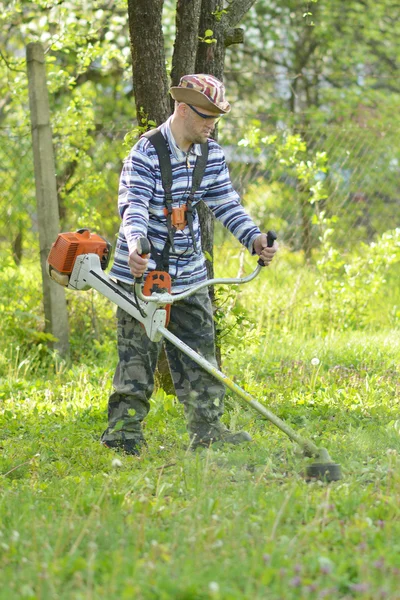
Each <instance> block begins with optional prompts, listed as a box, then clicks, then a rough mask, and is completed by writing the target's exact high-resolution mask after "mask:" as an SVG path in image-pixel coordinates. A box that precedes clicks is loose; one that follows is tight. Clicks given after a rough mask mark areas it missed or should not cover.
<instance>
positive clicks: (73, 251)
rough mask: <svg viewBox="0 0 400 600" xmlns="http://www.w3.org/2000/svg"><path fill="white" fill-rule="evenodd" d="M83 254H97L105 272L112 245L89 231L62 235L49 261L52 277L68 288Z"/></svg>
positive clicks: (52, 250)
mask: <svg viewBox="0 0 400 600" xmlns="http://www.w3.org/2000/svg"><path fill="white" fill-rule="evenodd" d="M82 254H97V256H98V257H99V259H100V264H101V268H102V269H103V271H104V270H105V269H106V268H107V265H108V262H109V260H110V256H111V244H110V243H109V242H107V241H106V240H105V239H104V238H102V237H101V236H100V235H97V234H96V233H91V232H90V231H89V229H79V230H78V231H76V232H75V233H60V234H59V235H58V237H57V239H56V241H55V242H54V244H53V245H52V247H51V250H50V253H49V256H48V259H47V264H48V271H49V275H50V277H51V278H52V279H54V281H56V282H57V283H59V284H60V285H63V286H68V283H69V278H70V275H71V273H72V270H73V268H74V265H75V260H76V257H77V256H80V255H82Z"/></svg>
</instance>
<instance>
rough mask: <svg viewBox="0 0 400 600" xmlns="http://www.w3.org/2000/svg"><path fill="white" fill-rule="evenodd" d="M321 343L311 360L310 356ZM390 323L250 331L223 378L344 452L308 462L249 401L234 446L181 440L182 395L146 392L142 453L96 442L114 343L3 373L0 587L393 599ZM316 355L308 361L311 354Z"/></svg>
mask: <svg viewBox="0 0 400 600" xmlns="http://www.w3.org/2000/svg"><path fill="white" fill-rule="evenodd" d="M315 357H318V359H319V361H320V363H319V365H316V366H315V365H312V364H311V359H312V358H315ZM399 358H400V343H399V337H398V332H396V331H394V330H393V331H381V332H380V333H375V334H372V333H360V332H354V333H352V332H346V333H337V334H333V333H331V334H330V336H328V337H319V338H303V339H300V338H299V336H298V335H296V336H292V337H291V336H290V335H289V334H286V335H285V336H284V338H283V337H282V336H281V335H278V334H276V335H275V337H274V338H271V337H269V344H268V345H267V344H266V343H265V340H263V339H262V338H261V337H258V338H257V342H256V341H254V343H253V344H252V345H250V346H249V347H248V348H247V352H246V353H243V351H242V349H241V348H240V344H239V345H238V348H237V349H236V350H234V349H231V351H230V353H229V357H228V358H226V361H225V369H226V370H227V372H228V373H229V374H230V375H233V374H234V375H235V379H236V381H237V382H238V383H239V384H241V385H243V386H244V387H245V388H246V389H247V390H249V391H250V392H251V393H254V394H255V395H256V397H257V398H258V399H259V400H260V401H261V402H265V403H266V404H267V405H268V406H269V407H270V408H272V410H274V411H275V412H276V413H277V414H278V415H279V416H281V417H282V418H284V419H287V420H288V422H289V423H290V424H291V425H292V426H293V427H294V428H296V429H297V430H299V431H300V432H301V433H302V434H303V435H307V436H309V437H311V438H312V439H313V441H314V442H315V443H317V444H321V445H325V446H326V447H327V448H328V449H329V452H330V453H331V455H332V458H333V459H334V460H335V461H337V462H339V463H340V464H341V466H342V471H343V479H342V481H340V482H336V483H331V484H329V485H327V484H324V483H322V482H315V483H307V482H306V481H305V480H304V479H303V477H302V472H303V469H304V467H305V465H306V464H307V461H308V460H309V459H304V458H303V457H302V456H301V455H300V454H298V453H297V452H296V449H295V448H294V447H293V445H292V444H291V442H290V441H289V440H288V439H287V438H286V437H285V436H284V435H283V434H281V433H280V432H279V431H278V430H277V429H275V428H274V427H273V426H272V425H271V424H270V423H268V422H266V421H264V420H263V419H262V418H261V417H260V416H259V415H258V414H257V413H254V412H253V411H251V410H250V409H249V408H248V407H247V406H242V405H241V404H240V402H237V401H236V400H235V399H234V398H233V397H232V396H230V395H229V396H228V398H227V402H226V404H227V407H226V413H225V417H224V418H225V421H226V423H227V424H228V425H230V426H231V427H233V428H245V429H246V430H248V431H249V432H250V433H251V434H252V435H253V438H254V441H253V443H251V444H249V445H247V446H241V447H235V448H229V447H215V448H212V449H210V450H198V451H196V453H193V452H191V451H190V450H187V444H188V437H187V434H186V432H185V426H184V421H183V414H182V410H181V407H180V406H179V405H178V404H177V402H176V400H175V399H174V397H173V396H168V395H166V394H165V393H163V392H162V391H159V392H158V393H156V394H155V396H154V399H153V403H152V411H151V413H150V415H149V417H148V419H147V422H146V429H145V433H146V437H147V440H148V448H147V449H146V450H145V451H144V452H143V455H142V457H141V458H140V459H137V458H134V457H127V456H124V455H118V454H115V453H113V452H112V451H110V450H107V449H106V448H104V447H102V446H101V445H100V443H99V435H100V433H101V431H102V429H103V428H104V427H105V424H106V403H107V394H108V392H109V390H110V381H111V376H112V371H113V366H114V364H115V353H113V352H112V351H111V352H110V354H109V356H108V357H105V356H101V358H98V359H97V361H94V360H91V361H90V362H89V363H88V364H83V363H82V362H81V364H75V365H73V366H70V367H66V366H64V365H62V364H59V365H58V367H57V366H56V367H55V368H54V367H53V368H52V369H51V368H50V367H49V371H48V375H47V377H44V376H43V372H41V371H39V370H38V369H37V368H36V367H35V365H36V363H35V362H34V361H33V362H32V364H30V362H29V359H25V363H24V364H22V365H20V366H19V365H18V364H17V362H18V361H15V362H14V363H13V362H12V361H10V363H9V368H8V371H5V372H4V377H3V379H2V380H1V392H0V393H1V397H2V414H1V431H2V440H3V441H2V455H1V467H0V470H1V473H2V476H1V479H0V486H1V505H0V519H1V528H0V552H1V565H2V569H1V574H0V598H4V599H6V598H7V599H10V598H37V599H42V598H43V599H47V598H48V599H51V600H53V599H64V598H65V599H70V598H74V599H80V598H82V599H87V598H92V599H95V598H112V599H114V598H115V599H117V598H118V599H119V598H124V599H131V598H134V599H135V600H136V599H137V600H141V599H164V598H165V599H174V600H195V599H224V600H225V599H226V600H228V599H229V600H230V599H235V600H236V599H243V598H246V599H260V600H261V599H266V598H271V599H272V598H274V599H275V598H277V599H278V598H281V599H283V600H289V599H291V598H310V599H314V598H315V599H317V598H329V599H335V600H336V599H339V598H353V597H354V598H371V599H374V600H375V599H378V598H390V599H391V600H393V599H395V598H400V563H399V556H400V512H399V500H400V470H399V467H400V458H399V455H400V436H399V424H400V421H399V415H398V397H399V388H400V383H399V376H398V373H399V371H398V366H399V362H400V360H399ZM314 362H315V361H314Z"/></svg>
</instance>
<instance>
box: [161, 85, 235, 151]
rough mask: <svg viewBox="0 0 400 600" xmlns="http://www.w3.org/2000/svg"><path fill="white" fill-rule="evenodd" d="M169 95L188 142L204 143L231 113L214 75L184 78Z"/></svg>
mask: <svg viewBox="0 0 400 600" xmlns="http://www.w3.org/2000/svg"><path fill="white" fill-rule="evenodd" d="M170 93H171V96H172V97H173V98H174V100H175V115H174V116H176V118H177V119H178V122H179V125H180V127H181V129H182V131H181V133H182V134H183V135H184V138H185V142H186V141H187V142H190V143H193V144H202V143H204V142H205V141H206V140H207V138H209V137H210V135H211V134H212V132H213V130H214V127H215V124H216V122H217V121H218V119H219V118H220V117H221V116H222V115H224V114H227V113H228V112H229V111H230V110H231V107H230V105H229V102H227V100H226V99H225V87H224V84H223V83H222V82H221V81H219V79H217V78H216V77H213V76H212V75H205V74H196V75H184V76H183V77H182V78H181V80H180V82H179V85H178V86H173V87H171V89H170Z"/></svg>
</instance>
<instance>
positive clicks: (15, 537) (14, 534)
mask: <svg viewBox="0 0 400 600" xmlns="http://www.w3.org/2000/svg"><path fill="white" fill-rule="evenodd" d="M11 539H12V541H13V542H18V540H19V531H16V530H15V529H14V531H13V532H12V533H11Z"/></svg>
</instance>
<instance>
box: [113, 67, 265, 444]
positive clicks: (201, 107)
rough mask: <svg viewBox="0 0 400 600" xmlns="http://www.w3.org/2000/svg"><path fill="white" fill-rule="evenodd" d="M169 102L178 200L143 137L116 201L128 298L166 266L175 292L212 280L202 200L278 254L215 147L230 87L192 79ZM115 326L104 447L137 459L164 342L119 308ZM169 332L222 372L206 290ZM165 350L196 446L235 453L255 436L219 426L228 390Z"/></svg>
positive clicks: (166, 128)
mask: <svg viewBox="0 0 400 600" xmlns="http://www.w3.org/2000/svg"><path fill="white" fill-rule="evenodd" d="M170 93H171V95H172V97H173V98H174V100H175V111H174V113H173V115H172V116H171V117H170V118H169V119H168V121H166V122H165V123H164V124H162V125H161V126H160V128H159V130H160V131H161V134H162V136H163V137H162V140H161V141H162V143H163V144H164V146H165V147H166V149H167V150H166V153H167V155H168V157H167V158H168V163H169V162H170V165H171V167H172V189H171V194H170V195H168V193H166V191H165V189H164V187H165V182H164V187H163V177H162V169H161V164H160V159H159V155H158V152H157V150H156V148H155V146H154V145H153V143H152V141H151V139H149V137H142V138H141V139H140V140H139V141H138V142H137V144H136V145H135V146H134V147H133V149H132V151H131V153H130V154H129V157H128V158H127V160H126V161H125V163H124V167H123V170H122V174H121V179H120V188H119V199H118V206H119V212H120V216H121V227H120V231H119V237H118V242H117V246H116V252H115V257H114V264H113V267H112V269H111V273H110V275H111V276H114V277H115V278H116V279H117V280H118V281H119V282H121V283H122V285H124V286H125V287H126V289H132V288H131V286H132V284H133V278H134V277H140V276H141V275H143V274H147V273H148V272H151V271H154V270H155V269H156V265H157V269H158V268H159V265H160V262H161V263H162V264H164V267H165V265H166V264H167V265H168V266H167V268H168V270H169V274H170V276H171V279H172V293H179V292H182V291H183V290H186V289H188V288H190V287H191V286H193V285H194V284H197V283H200V282H202V281H204V280H205V279H206V266H205V259H204V256H203V254H202V253H201V238H200V227H199V219H198V216H197V214H196V211H195V210H193V211H192V209H191V207H192V204H193V207H195V206H196V204H197V203H198V202H199V201H200V200H203V201H204V202H205V203H206V204H207V205H208V206H209V208H210V209H211V210H212V212H213V213H214V215H215V217H216V218H217V219H218V220H220V221H221V222H222V223H223V224H224V226H225V227H227V228H228V229H229V230H230V231H231V233H233V235H235V237H236V238H237V239H238V240H239V241H240V242H241V243H242V244H243V245H245V246H246V247H247V248H248V250H249V251H250V252H251V253H252V254H258V255H259V256H260V258H261V259H262V260H263V261H264V264H269V263H270V262H271V260H272V258H273V255H274V253H275V252H276V247H272V248H268V247H267V238H266V235H265V234H261V232H260V230H259V229H258V227H257V226H256V225H255V224H254V223H253V221H252V220H251V218H250V217H249V216H248V215H247V213H246V212H245V211H244V209H243V207H242V206H241V204H240V202H239V197H238V194H237V193H236V192H235V190H234V189H233V187H232V184H231V181H230V178H229V172H228V169H227V166H226V163H225V158H224V154H223V151H222V149H221V148H220V146H219V145H218V144H217V143H216V142H215V141H214V140H212V139H209V138H210V135H211V134H212V132H213V130H214V127H215V124H216V122H217V121H218V119H219V118H220V117H221V116H222V115H224V114H227V113H228V112H229V111H230V108H231V107H230V105H229V103H228V102H227V101H226V99H225V88H224V85H223V84H222V83H221V82H220V81H219V80H218V79H216V78H215V77H213V76H211V75H204V74H197V75H185V76H184V77H182V78H181V80H180V82H179V85H178V86H175V87H172V88H171V90H170ZM158 135H159V134H158ZM203 153H204V154H203ZM201 158H203V163H204V172H203V174H202V178H201V184H200V185H199V186H198V187H197V190H195V189H194V187H195V186H194V184H193V180H196V179H198V176H195V177H193V173H194V172H195V170H196V169H197V167H195V164H196V160H197V159H199V160H201ZM167 197H169V202H170V204H169V208H168V202H167ZM179 207H180V208H181V211H180V213H179V214H180V215H181V216H182V214H184V215H186V217H185V220H184V222H183V223H181V224H178V223H177V222H176V221H174V217H175V216H176V214H178V211H177V209H178V208H179ZM193 207H192V208H193ZM182 211H183V212H182ZM171 219H172V220H171ZM141 237H147V238H148V240H149V241H150V243H151V247H152V253H151V257H149V256H146V257H143V256H140V255H139V254H138V252H137V249H136V248H137V240H138V239H139V238H141ZM117 317H118V352H119V363H118V365H117V369H116V372H115V375H114V381H113V385H114V391H113V393H112V394H111V396H110V399H109V407H108V417H109V424H108V428H107V429H106V431H105V432H104V433H103V435H102V442H103V443H104V444H105V445H106V446H108V447H110V448H121V449H122V450H124V451H125V452H126V453H129V454H139V452H140V447H141V446H142V445H143V444H144V443H145V440H144V437H143V432H142V429H141V423H142V421H143V419H144V418H145V417H146V415H147V413H148V411H149V407H150V405H149V399H150V397H151V394H152V392H153V388H154V370H155V367H156V364H157V358H158V354H159V351H160V349H161V342H160V343H155V342H151V341H150V340H149V338H148V337H147V336H146V333H145V331H144V328H143V327H142V326H141V325H140V323H138V322H137V321H135V320H134V319H133V318H132V317H131V316H130V315H128V314H127V313H126V312H124V311H123V310H122V309H120V308H119V309H118V312H117ZM168 327H169V329H170V330H171V332H172V333H174V334H175V335H176V336H178V337H179V338H180V339H181V340H182V341H183V342H185V343H186V344H187V345H188V346H190V347H191V348H193V350H195V351H196V352H198V353H200V354H201V355H202V356H203V357H205V358H206V359H207V360H208V361H209V362H211V363H212V364H213V365H217V363H216V360H215V343H214V325H213V318H212V310H211V303H210V300H209V297H208V291H207V288H203V289H202V290H200V291H198V292H196V293H195V294H194V295H191V296H189V297H188V298H186V299H185V300H182V301H179V302H177V303H176V304H173V305H172V306H171V318H170V323H169V326H168ZM165 346H166V353H167V357H168V362H169V366H170V370H171V375H172V379H173V382H174V386H175V390H176V394H177V397H178V399H179V401H180V402H181V403H182V404H183V406H184V411H185V417H186V421H187V428H188V431H189V435H190V438H191V445H192V447H193V448H195V447H197V446H199V445H201V446H208V445H209V444H211V443H212V442H214V441H222V442H227V443H233V444H237V443H241V442H245V441H250V440H251V437H250V436H249V434H248V433H246V432H237V433H233V432H231V431H229V429H227V428H226V427H225V426H224V425H223V424H222V423H221V421H220V417H221V415H222V413H223V397H224V386H223V385H222V384H221V383H219V382H218V381H217V380H216V379H215V378H213V377H212V376H211V375H209V374H208V373H206V372H205V371H204V370H202V369H201V368H200V367H199V366H198V365H196V364H195V363H194V362H193V361H192V360H191V359H189V358H188V357H187V356H186V355H184V354H183V353H181V352H179V350H178V349H177V348H176V347H175V346H173V345H172V344H170V343H169V342H168V341H166V342H165Z"/></svg>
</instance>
